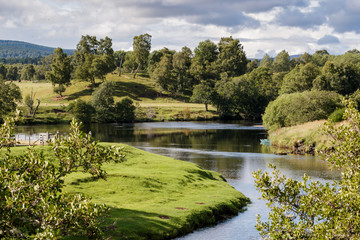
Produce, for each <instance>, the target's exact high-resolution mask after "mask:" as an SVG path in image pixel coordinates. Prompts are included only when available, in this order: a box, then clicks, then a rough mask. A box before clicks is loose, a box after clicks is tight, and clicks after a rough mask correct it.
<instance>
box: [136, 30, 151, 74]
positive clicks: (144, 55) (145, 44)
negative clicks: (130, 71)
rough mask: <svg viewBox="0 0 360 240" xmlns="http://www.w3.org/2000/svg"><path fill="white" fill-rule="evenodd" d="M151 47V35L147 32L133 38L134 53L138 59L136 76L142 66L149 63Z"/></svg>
mask: <svg viewBox="0 0 360 240" xmlns="http://www.w3.org/2000/svg"><path fill="white" fill-rule="evenodd" d="M150 49H151V35H149V34H147V33H145V34H141V35H139V36H135V37H134V39H133V54H134V56H135V60H136V64H137V67H136V70H135V72H134V78H135V77H136V74H137V73H138V71H139V70H140V69H141V68H144V66H145V65H146V63H147V60H148V57H149V54H150Z"/></svg>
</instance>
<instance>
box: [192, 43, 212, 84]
mask: <svg viewBox="0 0 360 240" xmlns="http://www.w3.org/2000/svg"><path fill="white" fill-rule="evenodd" d="M194 53H195V56H194V57H193V58H192V62H191V68H190V73H191V75H192V76H193V78H194V80H195V81H194V84H199V83H200V82H201V81H207V80H210V79H216V78H218V77H219V73H218V71H217V66H216V60H217V56H218V54H219V51H218V47H217V46H216V44H215V43H213V42H212V41H210V40H205V41H202V42H200V43H199V45H198V46H197V47H196V48H195V50H194Z"/></svg>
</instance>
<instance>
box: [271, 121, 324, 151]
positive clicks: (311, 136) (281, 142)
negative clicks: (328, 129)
mask: <svg viewBox="0 0 360 240" xmlns="http://www.w3.org/2000/svg"><path fill="white" fill-rule="evenodd" d="M324 123H325V120H319V121H313V122H307V123H304V124H299V125H296V126H292V127H284V128H280V129H277V130H275V131H273V132H271V133H270V134H269V139H270V141H271V145H272V146H274V147H277V148H283V149H292V148H293V146H295V145H296V144H297V143H298V142H301V143H302V144H304V146H305V148H310V147H313V146H314V147H315V149H316V150H321V149H323V148H324V147H326V146H327V145H328V144H327V136H326V135H325V133H324V132H323V130H322V128H323V126H324Z"/></svg>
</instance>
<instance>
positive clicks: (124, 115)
mask: <svg viewBox="0 0 360 240" xmlns="http://www.w3.org/2000/svg"><path fill="white" fill-rule="evenodd" d="M114 112H115V121H116V122H133V121H134V120H135V106H134V104H133V101H132V100H131V99H130V98H128V97H125V98H123V99H122V100H121V101H120V102H117V103H116V104H115V108H114Z"/></svg>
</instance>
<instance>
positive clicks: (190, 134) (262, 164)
mask: <svg viewBox="0 0 360 240" xmlns="http://www.w3.org/2000/svg"><path fill="white" fill-rule="evenodd" d="M68 129H69V125H42V126H20V127H17V129H16V131H17V136H18V138H23V137H25V135H26V136H29V135H30V136H32V137H33V138H36V136H37V135H38V134H39V133H46V132H50V133H55V132H56V131H60V133H64V134H66V133H67V132H68ZM83 130H84V131H85V132H89V131H91V134H92V136H93V137H94V138H95V139H96V140H99V141H103V142H121V143H125V144H128V145H131V146H134V147H137V148H141V149H144V150H146V151H149V152H153V153H157V154H161V155H165V156H169V157H173V158H176V159H180V160H184V161H189V162H193V163H196V164H198V165H200V166H201V167H202V168H204V169H208V170H213V171H217V172H220V173H221V174H222V175H223V176H224V177H225V178H226V180H227V181H228V183H229V184H230V185H232V186H233V187H234V188H236V189H237V190H239V191H241V192H242V193H243V194H245V195H246V196H247V197H249V198H250V199H251V201H252V203H251V204H250V205H249V206H248V207H247V210H246V211H244V212H242V213H239V215H238V216H236V217H234V218H231V219H228V220H226V221H224V222H221V223H219V224H217V225H216V226H214V227H209V228H204V229H200V230H197V231H195V232H194V233H191V234H188V235H186V236H184V237H181V238H178V239H182V240H201V239H204V240H205V239H206V240H210V239H219V240H228V239H229V240H242V239H260V235H259V234H258V232H257V230H256V229H255V224H256V215H257V214H261V216H262V219H266V216H267V214H268V210H267V207H266V203H265V202H264V201H263V200H259V199H258V198H259V196H260V194H259V193H258V192H257V190H256V189H255V187H254V179H253V177H252V171H254V170H258V169H262V170H268V169H267V165H268V164H269V163H272V164H274V165H276V166H277V168H278V169H279V170H280V171H281V173H283V174H285V175H286V176H288V177H291V178H295V179H299V178H301V177H302V176H303V175H304V173H307V174H308V175H309V176H311V177H312V179H314V180H320V181H331V180H333V179H337V178H338V177H339V173H338V172H332V171H330V170H329V168H328V166H327V163H326V162H324V161H323V160H321V159H320V158H318V157H313V156H296V155H286V156H279V155H275V154H272V153H271V149H270V148H269V147H267V146H263V145H261V144H260V139H263V138H266V136H267V135H266V132H265V130H264V129H263V128H262V127H261V125H256V124H253V123H244V122H230V123H229V122H224V123H222V122H156V123H135V124H122V125H117V124H91V125H87V126H85V127H84V129H83Z"/></svg>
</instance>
